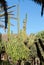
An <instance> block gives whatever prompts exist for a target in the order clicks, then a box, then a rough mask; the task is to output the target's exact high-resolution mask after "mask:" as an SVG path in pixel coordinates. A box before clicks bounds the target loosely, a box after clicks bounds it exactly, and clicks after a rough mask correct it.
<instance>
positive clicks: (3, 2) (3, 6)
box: [0, 0, 8, 29]
mask: <svg viewBox="0 0 44 65" xmlns="http://www.w3.org/2000/svg"><path fill="white" fill-rule="evenodd" d="M0 4H1V5H0V6H1V8H3V10H4V13H5V29H6V28H7V23H8V13H7V3H6V1H5V0H0Z"/></svg>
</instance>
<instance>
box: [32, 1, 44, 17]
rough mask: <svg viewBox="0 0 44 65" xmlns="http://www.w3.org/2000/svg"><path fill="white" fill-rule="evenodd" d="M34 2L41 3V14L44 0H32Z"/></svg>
mask: <svg viewBox="0 0 44 65" xmlns="http://www.w3.org/2000/svg"><path fill="white" fill-rule="evenodd" d="M32 1H34V2H36V3H37V4H40V5H42V9H41V16H43V10H44V0H32Z"/></svg>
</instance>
